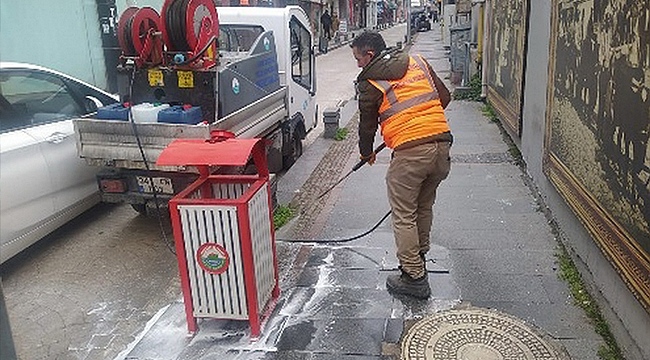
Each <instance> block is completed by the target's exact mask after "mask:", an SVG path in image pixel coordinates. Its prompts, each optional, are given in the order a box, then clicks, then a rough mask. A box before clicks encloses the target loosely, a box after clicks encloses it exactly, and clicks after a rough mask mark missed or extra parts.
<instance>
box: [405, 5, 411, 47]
mask: <svg viewBox="0 0 650 360" xmlns="http://www.w3.org/2000/svg"><path fill="white" fill-rule="evenodd" d="M410 43H411V0H406V44H410Z"/></svg>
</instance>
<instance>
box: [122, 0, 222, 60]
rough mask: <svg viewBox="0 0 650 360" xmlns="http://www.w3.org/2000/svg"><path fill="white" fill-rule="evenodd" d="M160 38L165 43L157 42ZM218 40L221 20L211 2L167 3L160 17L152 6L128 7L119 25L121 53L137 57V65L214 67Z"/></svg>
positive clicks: (176, 0)
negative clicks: (167, 64) (164, 63)
mask: <svg viewBox="0 0 650 360" xmlns="http://www.w3.org/2000/svg"><path fill="white" fill-rule="evenodd" d="M160 36H162V40H159V41H157V40H156V39H157V38H160ZM218 38H219V17H218V15H217V8H216V7H215V5H214V2H213V1H212V0H165V3H164V4H163V8H162V14H161V15H158V13H157V12H156V11H155V10H154V9H152V8H150V7H144V8H140V9H139V8H137V7H129V8H127V9H126V10H125V11H124V12H123V13H122V16H120V20H119V23H118V41H119V44H120V47H121V49H122V54H123V56H125V57H135V58H136V62H138V63H139V64H138V65H142V64H153V65H158V64H159V63H161V62H169V63H170V64H169V65H177V66H189V67H193V68H196V67H200V68H209V67H212V66H213V65H215V64H216V62H217V59H218V53H217V42H218ZM158 42H160V45H158ZM162 44H164V45H165V48H166V54H167V56H165V57H164V58H163V57H162V56H161V55H162V54H158V53H159V52H162ZM138 59H139V61H138Z"/></svg>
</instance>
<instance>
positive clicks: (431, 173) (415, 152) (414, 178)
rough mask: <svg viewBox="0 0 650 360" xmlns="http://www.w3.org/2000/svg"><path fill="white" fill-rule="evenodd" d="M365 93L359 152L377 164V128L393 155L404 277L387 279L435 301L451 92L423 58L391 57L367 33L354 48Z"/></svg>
mask: <svg viewBox="0 0 650 360" xmlns="http://www.w3.org/2000/svg"><path fill="white" fill-rule="evenodd" d="M351 47H352V54H353V55H354V58H355V59H356V60H357V65H358V66H359V67H360V68H362V70H361V72H360V73H359V76H358V77H357V82H358V91H359V112H360V121H359V152H360V153H361V159H365V160H367V161H368V163H369V164H370V165H372V164H373V163H374V162H375V153H374V151H373V141H374V138H375V133H376V132H377V128H378V127H381V134H382V136H383V138H384V142H385V143H386V146H387V147H388V148H390V149H393V154H392V158H391V161H390V166H389V167H388V172H387V173H386V185H387V189H388V200H389V202H390V206H391V210H392V220H393V232H394V236H395V244H396V247H397V259H398V260H399V263H400V270H401V274H400V275H390V276H388V278H387V279H386V287H387V288H388V290H389V291H391V292H394V293H399V294H406V295H410V296H414V297H417V298H422V299H425V298H428V297H429V296H430V295H431V288H430V287H429V280H428V276H427V272H426V264H425V259H426V258H425V255H426V253H427V252H428V251H429V248H430V239H429V233H430V231H431V225H432V223H433V209H432V208H433V204H434V202H435V198H436V190H437V188H438V185H440V183H441V182H442V181H443V180H444V179H446V178H447V175H448V174H449V169H450V158H449V149H450V147H451V143H452V140H453V138H452V135H451V131H450V128H449V125H448V123H447V119H446V117H445V112H444V108H446V107H447V104H449V101H450V100H451V97H450V94H449V90H448V89H447V87H446V86H445V85H444V83H443V82H442V80H440V78H439V77H438V76H437V75H436V73H435V71H434V70H433V68H432V67H431V65H429V64H428V63H427V62H426V60H424V59H423V58H422V57H421V56H419V55H414V56H409V55H408V54H406V53H403V52H402V51H400V50H399V49H387V48H386V43H385V42H384V39H383V38H382V36H381V35H380V34H379V33H376V32H364V33H362V34H360V35H359V36H357V37H355V38H354V40H353V41H352V44H351Z"/></svg>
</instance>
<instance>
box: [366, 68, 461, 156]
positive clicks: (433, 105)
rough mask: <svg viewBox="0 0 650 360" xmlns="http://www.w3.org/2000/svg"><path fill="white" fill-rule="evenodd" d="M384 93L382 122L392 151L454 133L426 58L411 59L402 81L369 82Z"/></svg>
mask: <svg viewBox="0 0 650 360" xmlns="http://www.w3.org/2000/svg"><path fill="white" fill-rule="evenodd" d="M368 81H369V82H370V83H371V84H372V85H374V86H375V87H376V88H377V89H379V90H380V91H381V92H382V93H383V94H384V99H383V101H382V103H381V106H380V107H379V123H380V124H381V135H382V136H383V137H384V143H386V146H388V147H389V148H391V149H394V148H396V147H397V146H399V145H401V144H404V143H406V142H409V141H412V140H417V139H422V138H425V137H428V136H432V135H436V134H441V133H443V132H447V131H450V129H449V124H447V119H446V118H445V112H444V109H443V108H442V103H441V102H440V96H439V95H438V90H436V86H435V84H434V82H433V78H432V77H431V73H429V69H428V68H427V66H426V64H425V62H424V60H423V59H422V57H420V56H417V57H412V56H410V57H409V66H408V70H407V71H406V75H404V77H402V78H401V79H399V80H368Z"/></svg>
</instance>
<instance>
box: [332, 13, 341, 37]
mask: <svg viewBox="0 0 650 360" xmlns="http://www.w3.org/2000/svg"><path fill="white" fill-rule="evenodd" d="M339 26H341V20H340V19H339V16H338V14H337V13H334V14H332V35H334V36H336V33H337V32H338V31H339Z"/></svg>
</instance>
